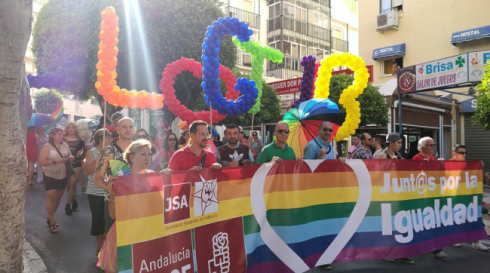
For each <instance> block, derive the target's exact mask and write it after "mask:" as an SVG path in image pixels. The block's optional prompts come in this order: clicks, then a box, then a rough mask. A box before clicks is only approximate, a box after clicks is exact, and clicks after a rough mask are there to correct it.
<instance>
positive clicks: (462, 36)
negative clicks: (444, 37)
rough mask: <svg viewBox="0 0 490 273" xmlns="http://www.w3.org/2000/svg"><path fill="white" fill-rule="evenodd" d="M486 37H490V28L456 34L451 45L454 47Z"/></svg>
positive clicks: (474, 29)
mask: <svg viewBox="0 0 490 273" xmlns="http://www.w3.org/2000/svg"><path fill="white" fill-rule="evenodd" d="M485 37H490V26H485V27H479V28H473V29H468V30H464V31H458V32H455V33H453V35H452V36H451V43H452V44H453V45H456V44H457V43H462V42H467V41H471V40H475V39H481V38H485Z"/></svg>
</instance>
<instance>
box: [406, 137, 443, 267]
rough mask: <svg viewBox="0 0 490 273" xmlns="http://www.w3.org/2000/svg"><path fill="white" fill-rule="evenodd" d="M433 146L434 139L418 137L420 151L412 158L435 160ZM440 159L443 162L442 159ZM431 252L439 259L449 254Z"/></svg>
mask: <svg viewBox="0 0 490 273" xmlns="http://www.w3.org/2000/svg"><path fill="white" fill-rule="evenodd" d="M434 147H436V144H434V140H433V139H432V138H431V137H423V138H421V139H419V143H418V150H419V151H420V153H418V154H416V155H415V156H414V157H413V158H412V160H426V161H435V160H436V159H435V158H434V156H433V154H434ZM439 160H441V159H439ZM441 161H442V162H444V161H443V160H441ZM432 253H433V254H434V256H435V257H436V258H439V259H446V258H449V255H447V254H446V252H444V251H443V250H442V249H437V250H434V251H433V252H432Z"/></svg>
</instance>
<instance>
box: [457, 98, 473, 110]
mask: <svg viewBox="0 0 490 273" xmlns="http://www.w3.org/2000/svg"><path fill="white" fill-rule="evenodd" d="M461 105H462V106H463V110H462V111H461V112H460V113H474V112H476V98H473V99H469V100H465V101H462V102H461Z"/></svg>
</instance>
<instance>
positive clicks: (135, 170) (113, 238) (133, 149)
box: [97, 119, 153, 272]
mask: <svg viewBox="0 0 490 273" xmlns="http://www.w3.org/2000/svg"><path fill="white" fill-rule="evenodd" d="M121 121H123V119H121ZM121 121H120V122H119V124H121ZM119 135H120V138H119V140H121V139H122V138H123V134H121V131H119ZM151 145H152V144H151V142H150V141H149V140H145V139H139V140H136V141H134V142H132V143H130V144H129V146H128V147H127V148H126V150H125V151H124V153H123V160H124V162H125V163H127V165H126V164H125V165H124V167H125V169H124V172H123V171H119V170H118V171H117V172H116V171H115V170H111V171H112V173H111V175H109V176H108V179H107V185H110V187H111V189H110V190H109V194H106V195H105V196H106V197H105V198H106V199H108V201H107V202H109V204H110V205H109V206H108V213H109V215H110V216H111V218H113V219H115V218H116V217H115V215H116V205H115V199H114V191H113V190H112V180H113V179H115V178H117V176H122V175H130V174H147V173H152V172H153V171H152V170H148V167H149V166H150V163H151V155H152V153H151V147H152V146H151ZM106 149H107V148H106ZM111 164H114V162H112V163H111ZM121 166H122V165H121ZM128 167H129V171H128V170H127V168H128ZM116 173H117V175H116ZM136 181H138V180H136ZM116 242H117V233H116V224H115V223H113V225H111V228H110V230H109V231H108V232H107V236H106V239H105V244H104V246H103V247H102V249H101V251H100V255H99V263H98V264H97V265H98V266H99V267H100V268H102V269H104V270H105V271H106V272H117V243H116Z"/></svg>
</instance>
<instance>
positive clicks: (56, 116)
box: [44, 100, 64, 134]
mask: <svg viewBox="0 0 490 273" xmlns="http://www.w3.org/2000/svg"><path fill="white" fill-rule="evenodd" d="M63 115H64V111H63V100H62V101H61V102H60V103H58V105H57V106H56V108H54V111H53V113H51V117H52V118H54V119H55V121H54V122H53V123H51V124H48V125H46V128H45V129H44V131H45V132H46V134H49V131H51V129H53V128H54V127H55V126H56V124H58V122H60V120H61V118H62V117H63Z"/></svg>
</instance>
